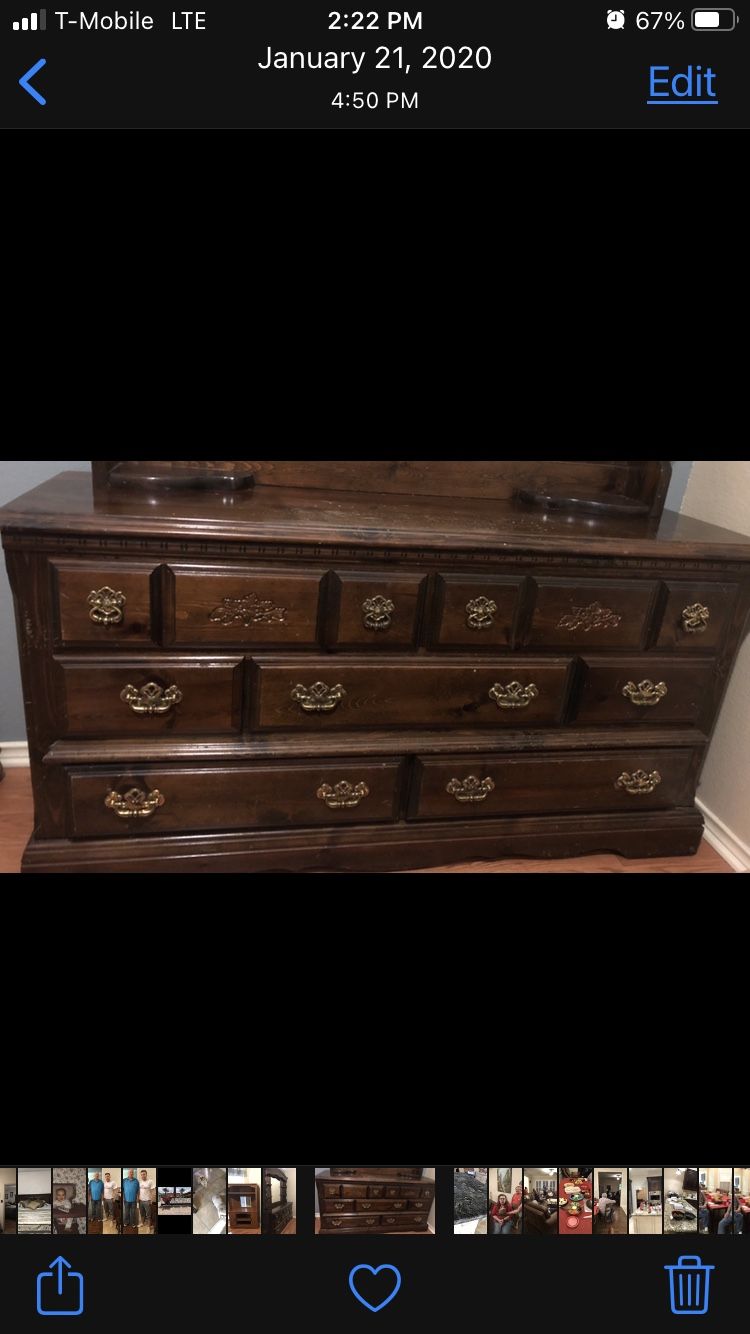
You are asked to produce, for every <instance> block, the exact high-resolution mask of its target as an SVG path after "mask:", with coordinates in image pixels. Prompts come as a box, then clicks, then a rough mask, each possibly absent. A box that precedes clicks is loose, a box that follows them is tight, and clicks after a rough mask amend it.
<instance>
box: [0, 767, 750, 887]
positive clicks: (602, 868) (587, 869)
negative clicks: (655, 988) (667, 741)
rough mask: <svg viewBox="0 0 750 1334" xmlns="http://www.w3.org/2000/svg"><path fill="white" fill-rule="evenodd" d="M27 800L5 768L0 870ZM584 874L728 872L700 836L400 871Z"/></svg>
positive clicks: (14, 849)
mask: <svg viewBox="0 0 750 1334" xmlns="http://www.w3.org/2000/svg"><path fill="white" fill-rule="evenodd" d="M32 821H33V806H32V801H31V780H30V777H29V771H28V769H6V771H5V778H4V779H3V781H2V782H1V783H0V874H3V875H7V874H9V873H10V874H13V873H14V872H18V871H19V870H20V867H21V854H22V852H23V850H24V848H25V846H26V842H27V840H28V838H29V835H30V833H31V826H32ZM459 872H460V873H462V874H477V875H488V874H495V875H519V874H520V875H539V874H543V875H566V874H568V875H569V874H571V873H575V874H576V875H581V874H583V875H590V874H601V873H602V872H604V873H609V874H613V875H623V874H624V875H637V874H639V873H640V874H643V873H644V872H647V873H651V874H653V873H656V874H657V875H679V874H684V873H688V874H692V875H701V874H702V875H706V874H713V875H715V874H716V873H717V872H718V873H719V874H720V875H721V874H723V875H733V874H734V872H733V870H732V868H731V866H728V865H727V863H726V862H725V861H722V859H721V857H720V856H719V854H718V852H715V851H714V849H713V848H712V847H711V846H710V845H709V844H708V843H706V842H705V840H704V841H703V843H702V844H701V847H700V850H699V852H698V854H697V856H695V857H665V858H661V857H650V858H647V859H646V860H644V861H627V860H626V859H625V858H623V857H614V856H609V855H606V854H601V855H597V856H594V857H572V858H569V859H566V860H564V861H556V862H549V861H527V860H525V859H523V858H519V859H518V860H516V861H511V860H507V861H499V862H466V863H464V864H462V865H458V866H437V867H431V868H429V869H427V870H419V871H408V872H404V874H407V875H455V874H457V873H459Z"/></svg>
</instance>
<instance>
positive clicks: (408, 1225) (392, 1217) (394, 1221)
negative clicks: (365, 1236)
mask: <svg viewBox="0 0 750 1334" xmlns="http://www.w3.org/2000/svg"><path fill="white" fill-rule="evenodd" d="M428 1218H429V1209H423V1210H421V1211H420V1212H419V1213H412V1214H392V1213H391V1214H388V1213H385V1214H381V1217H380V1222H381V1224H382V1226H383V1227H388V1228H391V1227H392V1228H393V1229H394V1230H397V1229H398V1228H404V1229H405V1230H407V1231H410V1232H414V1231H415V1230H420V1229H422V1228H426V1227H427V1220H428Z"/></svg>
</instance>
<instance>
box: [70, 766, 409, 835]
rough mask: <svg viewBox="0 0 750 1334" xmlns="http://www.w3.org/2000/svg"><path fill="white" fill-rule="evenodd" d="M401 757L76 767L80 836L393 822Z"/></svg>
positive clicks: (73, 789)
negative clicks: (129, 767) (193, 765)
mask: <svg viewBox="0 0 750 1334" xmlns="http://www.w3.org/2000/svg"><path fill="white" fill-rule="evenodd" d="M400 769H401V764H400V761H398V760H383V761H382V762H379V761H376V760H365V761H362V760H356V759H354V760H352V759H347V760H343V761H341V762H338V761H336V760H326V761H324V762H323V763H322V764H315V763H314V762H312V761H310V762H308V763H305V764H255V763H253V764H247V765H243V766H239V765H238V766H226V767H220V766H218V765H216V766H211V767H209V766H204V767H200V768H188V767H186V766H184V765H182V766H177V765H175V766H171V765H170V766H167V765H163V766H158V767H157V766H154V767H153V768H142V769H136V770H131V771H130V772H128V771H123V770H122V769H115V768H113V767H108V768H107V769H101V770H96V771H93V770H91V769H74V770H70V771H69V782H70V795H71V804H72V811H73V826H74V829H75V834H76V836H77V837H85V836H87V835H90V836H95V837H100V836H107V835H108V836H110V837H115V836H117V835H120V836H122V835H123V834H126V835H129V834H136V835H137V834H143V835H147V834H159V833H177V832H180V831H184V832H188V833H189V832H198V831H200V830H210V829H225V830H231V829H274V828H278V827H280V826H281V827H284V826H288V827H290V828H293V827H295V826H299V825H333V826H335V825H337V824H364V823H369V822H371V821H377V820H392V819H393V818H394V816H395V812H396V802H397V799H398V790H399V779H400Z"/></svg>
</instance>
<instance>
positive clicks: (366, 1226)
mask: <svg viewBox="0 0 750 1334" xmlns="http://www.w3.org/2000/svg"><path fill="white" fill-rule="evenodd" d="M379 1226H380V1215H379V1214H374V1215H373V1217H372V1218H371V1217H370V1216H369V1214H367V1215H366V1214H346V1215H345V1216H344V1217H343V1218H338V1217H334V1216H333V1215H332V1214H321V1215H320V1230H321V1232H370V1231H374V1230H375V1229H376V1228H378V1227H379Z"/></svg>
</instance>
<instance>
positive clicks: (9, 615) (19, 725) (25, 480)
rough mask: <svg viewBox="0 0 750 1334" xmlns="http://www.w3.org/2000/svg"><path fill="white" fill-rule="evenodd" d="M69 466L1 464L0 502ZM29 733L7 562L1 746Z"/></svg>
mask: <svg viewBox="0 0 750 1334" xmlns="http://www.w3.org/2000/svg"><path fill="white" fill-rule="evenodd" d="M692 466H693V465H692V461H691V462H689V463H674V464H673V465H672V467H673V469H674V475H673V478H672V485H671V487H670V490H669V495H668V497H667V508H668V509H672V510H678V509H679V508H680V505H681V503H682V497H683V495H684V494H685V487H686V486H687V481H688V477H689V475H690V469H691V468H692ZM66 468H77V469H79V470H80V469H84V470H85V471H86V472H89V471H90V464H89V463H87V462H86V461H85V460H84V462H81V461H80V460H79V461H78V462H75V463H64V462H53V463H40V462H33V461H31V460H29V461H25V460H21V462H15V463H14V462H8V463H0V505H7V504H8V501H10V500H15V499H16V497H17V496H20V495H23V493H24V491H30V490H31V489H32V487H34V486H39V483H40V482H46V481H47V479H48V478H49V477H55V476H56V474H57V473H59V472H64V471H65V469H66ZM25 735H26V727H25V725H24V718H23V700H22V696H21V678H20V674H19V670H18V652H17V649H16V626H15V620H14V617H13V599H12V597H11V592H10V588H9V586H8V577H7V575H6V573H5V562H4V561H3V562H2V569H0V745H2V743H3V741H22V740H23V738H24V737H25Z"/></svg>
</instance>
